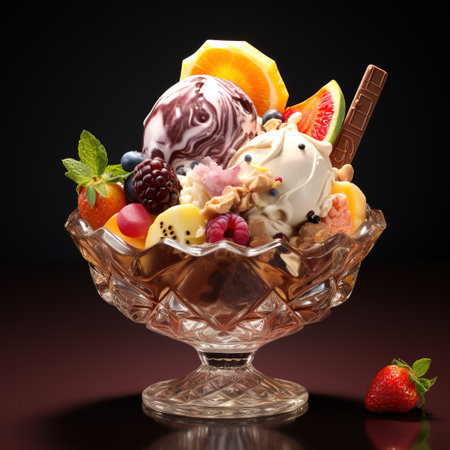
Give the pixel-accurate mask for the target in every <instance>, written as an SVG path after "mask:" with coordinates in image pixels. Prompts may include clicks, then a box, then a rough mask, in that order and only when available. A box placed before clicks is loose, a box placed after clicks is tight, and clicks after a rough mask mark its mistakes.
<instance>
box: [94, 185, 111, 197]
mask: <svg viewBox="0 0 450 450" xmlns="http://www.w3.org/2000/svg"><path fill="white" fill-rule="evenodd" d="M94 187H95V190H96V191H97V192H98V193H99V194H100V195H101V196H102V197H108V193H107V192H106V184H105V183H104V182H103V181H101V182H99V183H95V184H94Z"/></svg>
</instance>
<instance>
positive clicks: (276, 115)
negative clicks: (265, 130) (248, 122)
mask: <svg viewBox="0 0 450 450" xmlns="http://www.w3.org/2000/svg"><path fill="white" fill-rule="evenodd" d="M270 119H279V120H281V121H282V122H284V117H283V114H281V113H280V111H278V110H277V109H269V110H267V111H266V112H265V113H264V114H263V116H262V124H263V125H264V124H265V123H266V122H267V121H269V120H270Z"/></svg>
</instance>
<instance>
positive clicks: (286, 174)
mask: <svg viewBox="0 0 450 450" xmlns="http://www.w3.org/2000/svg"><path fill="white" fill-rule="evenodd" d="M331 150H332V145H331V144H330V143H329V142H324V141H318V140H316V139H314V138H312V137H310V136H307V135H306V134H303V133H300V132H299V131H298V129H297V126H296V125H295V124H288V125H286V126H284V127H282V128H280V129H277V130H271V131H268V132H266V133H264V134H261V135H259V136H257V137H255V138H254V139H252V140H251V141H250V142H248V143H247V144H246V145H244V146H243V147H241V148H240V149H239V150H238V151H237V152H236V154H235V155H234V156H233V157H232V158H231V160H230V161H229V163H228V167H233V166H235V165H236V164H239V165H240V167H241V172H240V176H241V178H246V177H249V176H252V175H254V174H255V172H258V171H266V170H268V171H270V174H271V176H272V177H273V178H274V180H275V184H274V186H275V187H274V188H273V189H271V190H270V191H269V192H267V193H264V194H263V195H262V200H261V202H260V203H258V204H257V205H256V206H255V207H253V208H252V209H251V210H250V211H248V213H247V214H248V217H249V218H250V219H251V218H252V217H259V218H263V219H265V221H266V230H267V231H268V232H269V234H272V235H273V234H275V233H278V232H282V233H284V234H288V233H289V234H288V235H290V234H292V231H293V229H294V228H295V227H297V226H299V225H300V224H301V223H303V222H305V221H306V220H307V218H308V214H309V213H310V212H311V211H313V214H314V215H317V216H319V217H323V216H325V215H326V214H327V213H328V211H329V209H330V207H331V202H330V200H329V196H330V194H331V186H332V182H333V181H334V179H335V172H334V171H333V169H332V166H331V162H330V158H329V156H330V153H331ZM280 181H281V182H280Z"/></svg>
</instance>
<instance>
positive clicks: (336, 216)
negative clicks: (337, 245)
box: [321, 193, 352, 234]
mask: <svg viewBox="0 0 450 450" xmlns="http://www.w3.org/2000/svg"><path fill="white" fill-rule="evenodd" d="M321 220H322V222H325V223H326V224H327V225H328V226H329V227H330V233H331V234H336V233H346V234H351V233H352V215H351V212H350V210H349V204H348V199H347V196H346V195H344V194H340V193H339V194H335V195H334V197H333V204H332V206H331V208H330V211H329V212H328V215H327V216H326V217H322V219H321Z"/></svg>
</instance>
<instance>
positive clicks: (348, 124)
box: [330, 64, 387, 169]
mask: <svg viewBox="0 0 450 450" xmlns="http://www.w3.org/2000/svg"><path fill="white" fill-rule="evenodd" d="M386 79H387V72H385V71H384V70H382V69H380V68H378V67H376V66H374V65H372V64H371V65H369V66H368V67H367V69H366V71H365V73H364V76H363V78H362V80H361V83H360V85H359V87H358V90H357V91H356V94H355V97H354V98H353V101H352V103H351V105H350V108H349V110H348V112H347V115H346V116H345V119H344V123H343V124H342V128H341V131H340V132H339V135H338V137H337V139H336V141H335V143H334V145H333V150H332V152H331V155H330V159H331V164H332V165H333V167H337V168H338V169H339V168H341V167H342V166H343V165H344V164H350V163H351V162H352V160H353V157H354V156H355V153H356V150H357V148H358V146H359V143H360V142H361V139H362V136H363V134H364V132H365V131H366V128H367V124H368V123H369V120H370V117H371V116H372V113H373V110H374V108H375V105H376V103H377V101H378V98H379V97H380V94H381V91H382V90H383V87H384V84H385V83H386Z"/></svg>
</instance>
